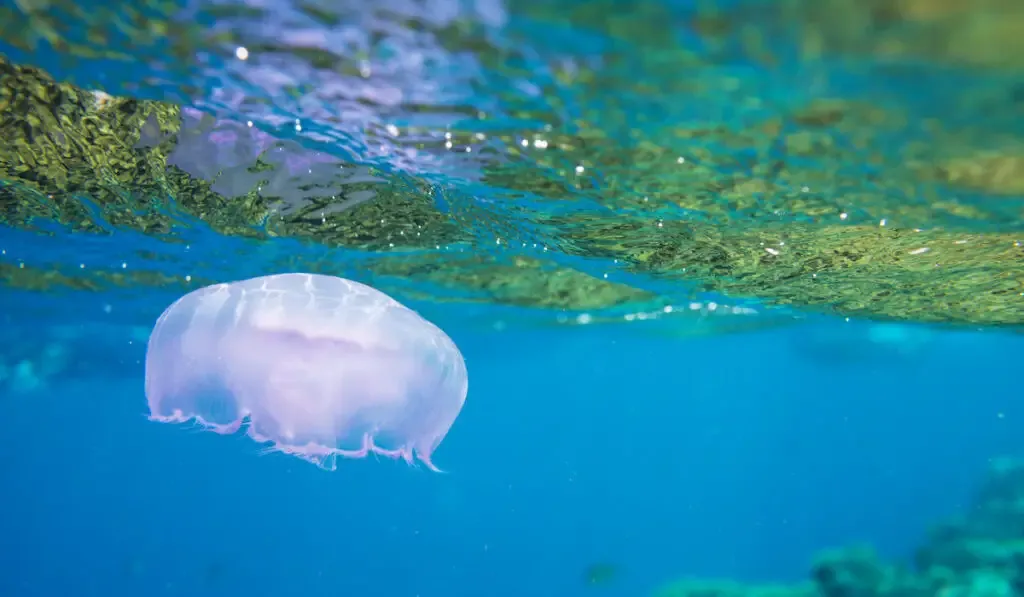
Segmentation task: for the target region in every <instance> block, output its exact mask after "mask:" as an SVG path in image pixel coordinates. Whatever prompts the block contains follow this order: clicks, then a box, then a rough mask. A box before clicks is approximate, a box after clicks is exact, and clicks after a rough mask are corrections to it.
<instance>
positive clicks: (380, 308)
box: [146, 274, 468, 471]
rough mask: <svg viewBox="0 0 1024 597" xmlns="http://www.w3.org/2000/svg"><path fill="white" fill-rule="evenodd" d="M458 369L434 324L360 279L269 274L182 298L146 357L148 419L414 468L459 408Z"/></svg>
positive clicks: (453, 350) (317, 457)
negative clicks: (373, 456) (400, 461)
mask: <svg viewBox="0 0 1024 597" xmlns="http://www.w3.org/2000/svg"><path fill="white" fill-rule="evenodd" d="M467 389H468V378H467V374H466V364H465V361H463V359H462V354H461V353H460V352H459V349H458V348H457V347H456V346H455V343H454V342H452V340H451V339H450V338H449V337H448V336H447V335H446V334H445V333H444V332H443V331H441V330H440V329H439V328H438V327H436V326H435V325H433V324H432V323H430V322H429V321H427V320H425V319H423V318H422V317H420V316H419V315H418V314H417V313H416V312H414V311H412V310H411V309H409V308H407V307H405V306H404V305H402V304H400V303H399V302H398V301H396V300H394V299H392V298H391V297H389V296H387V295H386V294H384V293H382V292H380V291H378V290H375V289H373V288H370V287H369V286H366V285H364V284H360V283H358V282H353V281H351V280H345V279H343V278H336V277H333V276H322V275H317V274H280V275H274V276H265V277H261V278H253V279H250V280H243V281H240V282H232V283H229V284H217V285H214V286H207V287H205V288H200V289H199V290H195V291H193V292H191V293H189V294H187V295H185V296H183V297H181V298H180V299H178V300H177V301H176V302H175V303H174V304H173V305H171V306H170V307H168V308H167V310H166V311H164V313H163V314H162V315H161V316H160V319H158V320H157V322H156V327H155V328H154V329H153V333H152V335H151V336H150V338H149V345H148V347H147V351H146V398H147V400H148V401H149V409H150V418H151V419H152V420H156V421H161V422H165V423H183V422H187V421H196V422H198V423H199V424H200V425H202V426H203V427H205V428H206V429H209V430H211V431H215V432H217V433H221V434H227V433H234V432H236V431H238V430H239V429H240V428H241V427H242V425H243V424H245V423H248V426H247V433H248V435H249V436H250V437H251V438H252V439H254V440H256V441H258V442H261V443H266V442H269V443H270V444H271V446H270V450H272V451H281V452H285V453H287V454H292V455H295V456H298V457H300V458H303V459H305V460H309V461H311V462H313V463H316V464H317V465H319V466H321V467H323V468H327V469H331V470H333V469H334V467H335V460H336V457H337V456H343V457H349V458H361V457H364V456H367V455H369V454H370V453H376V454H381V455H385V456H390V457H393V458H402V459H404V460H405V461H406V462H409V463H412V461H413V459H414V458H417V459H419V460H420V461H421V462H423V463H424V464H425V465H426V466H427V467H429V468H430V469H431V470H435V471H436V470H437V468H436V467H435V466H434V464H433V462H432V461H431V456H432V455H433V453H434V450H435V449H436V448H437V446H438V445H439V444H440V443H441V440H442V439H444V436H445V434H447V433H448V430H449V429H450V428H451V426H452V423H454V422H455V418H456V417H457V416H458V414H459V411H460V410H461V409H462V405H463V403H464V402H465V400H466V392H467Z"/></svg>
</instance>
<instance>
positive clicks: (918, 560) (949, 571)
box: [655, 458, 1024, 597]
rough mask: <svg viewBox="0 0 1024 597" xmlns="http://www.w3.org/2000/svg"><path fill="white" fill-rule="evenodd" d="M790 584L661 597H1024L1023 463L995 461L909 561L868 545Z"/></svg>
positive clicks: (683, 586) (685, 582)
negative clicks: (962, 505)
mask: <svg viewBox="0 0 1024 597" xmlns="http://www.w3.org/2000/svg"><path fill="white" fill-rule="evenodd" d="M809 577H810V578H809V579H808V580H807V581H805V582H802V583H797V584H792V585H754V584H743V583H737V582H734V581H729V580H722V581H714V580H706V579H681V580H678V581H675V582H672V583H669V584H666V585H664V586H663V587H661V588H660V589H659V590H658V591H657V592H656V593H655V597H1019V596H1020V595H1024V461H1020V460H1016V459H1009V458H1007V459H996V460H993V461H992V462H991V465H990V467H989V471H988V474H987V476H986V478H985V480H984V481H983V482H982V484H981V486H980V487H979V489H978V490H977V491H976V493H975V496H974V499H973V502H972V503H971V504H969V506H968V508H967V509H966V510H965V511H963V512H962V513H960V514H959V515H958V516H955V517H953V518H950V519H949V520H946V521H943V522H941V523H940V524H937V525H935V526H934V527H933V528H932V530H931V531H930V532H929V533H928V535H927V536H926V537H925V538H924V540H923V541H922V542H921V543H920V544H919V546H918V547H917V549H916V550H915V552H914V554H913V555H912V557H911V558H910V561H908V562H899V563H897V562H891V561H885V560H884V559H882V558H880V557H879V556H878V555H877V554H876V553H875V552H874V550H872V548H871V547H870V546H866V545H857V546H851V547H848V548H841V549H835V550H831V551H828V552H825V553H822V554H819V555H818V557H816V558H815V560H814V562H813V564H812V566H811V570H810V574H809Z"/></svg>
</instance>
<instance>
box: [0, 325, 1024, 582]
mask: <svg viewBox="0 0 1024 597" xmlns="http://www.w3.org/2000/svg"><path fill="white" fill-rule="evenodd" d="M40 323H43V322H40ZM856 326H857V324H855V323H851V324H838V323H837V324H835V327H836V328H837V329H835V330H834V333H835V334H837V335H839V336H840V339H836V340H835V341H836V342H843V340H842V338H841V336H842V335H843V334H851V335H853V336H856V333H855V331H854V328H855V327H856ZM450 331H451V334H452V336H453V338H454V339H455V340H456V341H457V342H458V343H459V344H460V346H461V347H462V350H463V352H464V354H465V355H466V358H467V363H468V365H469V369H470V372H471V376H472V377H471V379H472V385H471V387H472V390H471V393H470V397H469V400H468V401H467V405H466V408H465V410H464V412H463V414H462V416H461V417H460V418H459V420H458V421H457V423H456V425H455V427H454V428H453V430H452V432H451V434H450V436H449V437H448V439H446V441H445V443H444V444H443V445H442V448H441V449H440V450H439V452H438V454H437V459H436V460H437V462H438V463H439V464H440V465H441V466H442V467H443V468H444V469H446V470H447V471H448V473H447V474H444V475H435V474H430V473H428V472H426V471H424V470H410V469H409V468H408V467H407V466H406V465H404V464H399V463H395V462H391V461H382V462H373V461H365V462H346V463H343V464H342V466H341V467H340V468H339V470H338V471H337V472H335V473H327V472H324V471H321V470H319V469H317V468H315V467H313V466H311V465H307V464H306V463H303V462H301V461H297V460H295V459H292V458H290V457H287V456H282V455H269V456H258V455H257V449H256V448H255V447H254V446H253V445H251V442H249V441H248V440H247V439H244V438H228V439H226V438H223V437H220V436H215V435H212V434H202V433H190V432H188V431H186V430H184V429H182V428H177V427H169V426H163V425H159V424H156V423H150V422H148V421H147V420H146V419H145V418H144V416H143V415H144V414H145V402H144V398H143V396H142V377H141V375H142V370H141V367H140V366H139V365H137V364H126V365H125V366H123V367H121V368H120V372H119V374H117V375H112V376H111V377H109V378H107V379H103V380H96V381H76V380H67V381H61V382H58V383H54V384H53V385H52V386H51V387H49V388H47V390H46V391H45V392H40V393H35V394H26V395H17V396H8V398H7V399H6V401H5V402H6V410H7V413H6V416H5V417H4V429H3V433H2V434H0V437H2V440H0V441H2V442H3V444H2V446H0V447H2V449H0V454H3V459H2V468H0V471H2V475H3V476H2V478H3V480H4V504H3V511H4V516H3V517H2V518H0V537H3V541H4V544H5V552H6V554H5V557H4V561H3V565H2V566H3V584H4V587H5V589H4V594H5V595H17V596H19V597H20V596H34V595H40V596H43V595H55V594H66V595H83V596H89V595H111V594H115V595H120V594H123V595H135V594H166V595H222V594H253V595H282V594H285V595H294V594H304V595H351V594H356V595H387V596H390V595H421V596H424V597H426V596H430V595H445V596H453V595H460V596H461V595H465V596H475V595H495V596H501V595H508V596H513V595H522V594H524V593H530V594H538V595H570V596H571V595H577V594H580V595H584V594H588V592H589V591H593V590H594V589H592V588H589V587H586V586H583V585H582V583H581V578H580V576H581V574H582V571H583V570H584V569H585V567H586V566H587V565H588V564H589V563H591V562H592V561H595V560H599V561H605V560H608V561H614V562H616V563H617V565H619V566H621V569H622V572H621V575H622V576H621V578H620V579H619V582H618V583H617V584H616V585H614V586H612V587H607V588H604V587H601V588H599V589H598V590H601V591H602V592H603V593H607V594H610V595H638V594H646V592H647V591H649V590H650V589H652V588H653V585H656V584H659V583H661V582H663V581H665V580H668V579H672V578H675V577H678V576H683V575H695V576H709V577H731V578H737V579H747V580H793V579H799V578H801V577H803V576H804V574H805V570H806V568H807V566H808V564H809V559H810V556H811V554H812V553H814V552H815V551H817V550H820V549H823V548H827V547H834V546H838V545H844V544H847V543H850V542H852V541H864V542H870V543H873V544H875V545H876V546H877V547H878V549H879V550H880V551H881V552H882V553H883V554H886V555H889V556H892V557H903V556H906V555H907V554H908V553H909V552H910V550H911V548H912V547H913V546H914V545H915V544H916V543H917V542H918V541H919V540H920V537H921V536H922V534H923V533H924V531H925V530H926V529H927V527H928V525H930V524H931V523H933V522H935V521H936V520H938V519H939V518H943V517H947V516H948V515H950V514H951V513H954V512H956V511H958V510H960V509H963V508H964V507H965V503H966V502H965V500H966V499H967V498H968V496H969V495H970V493H971V491H972V490H973V489H974V486H975V485H976V483H977V482H978V478H979V473H980V471H982V470H983V469H984V468H985V466H986V463H987V461H988V459H990V458H991V457H992V456H993V455H999V454H1012V453H1019V450H1020V437H1021V423H1020V421H1021V417H1022V416H1024V413H1022V412H1021V411H1020V403H1019V394H1018V393H1017V392H1016V391H1015V388H1016V387H1017V383H1018V380H1017V377H1016V374H1014V373H1013V372H1012V369H1011V367H1010V366H1009V361H1008V356H1007V355H1010V354H1013V353H1014V352H1015V351H1018V350H1019V349H1020V341H1019V339H1018V338H1009V337H1003V336H999V335H994V334H971V333H936V334H935V335H934V336H931V337H929V339H928V346H927V349H925V350H922V351H921V352H920V353H918V354H914V355H911V356H908V357H905V358H902V359H900V360H899V361H897V362H891V360H886V359H882V360H880V361H879V362H871V361H870V360H868V361H863V360H860V361H858V360H853V361H850V360H846V361H844V360H838V359H837V360H832V361H829V360H823V359H822V358H820V357H814V356H809V355H808V354H807V353H806V351H801V346H802V343H805V342H807V339H806V337H802V336H801V334H805V332H806V330H802V329H800V328H797V329H791V330H788V331H785V332H779V331H771V332H766V333H750V334H743V335H734V336H726V337H713V338H707V339H689V340H687V339H683V340H665V339H652V338H650V337H642V336H639V337H638V336H630V335H629V334H628V333H622V334H606V333H580V334H575V335H574V334H565V333H545V334H541V333H537V332H529V333H516V332H504V333H502V334H501V335H500V336H496V335H495V334H493V333H478V332H473V331H469V330H463V329H459V328H458V327H454V328H451V330H450ZM848 341H849V340H848ZM132 350H134V352H135V353H136V354H137V356H138V357H139V358H141V356H142V347H141V346H138V347H136V348H134V349H132ZM819 354H820V353H819Z"/></svg>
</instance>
